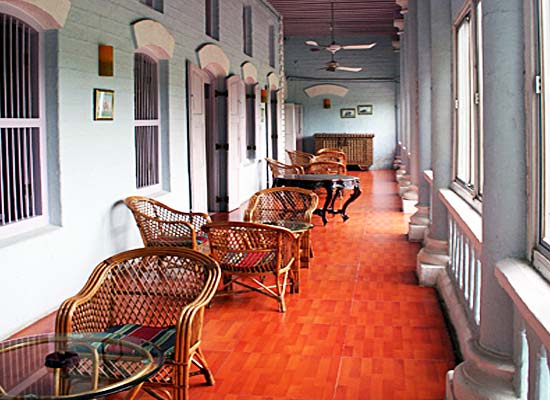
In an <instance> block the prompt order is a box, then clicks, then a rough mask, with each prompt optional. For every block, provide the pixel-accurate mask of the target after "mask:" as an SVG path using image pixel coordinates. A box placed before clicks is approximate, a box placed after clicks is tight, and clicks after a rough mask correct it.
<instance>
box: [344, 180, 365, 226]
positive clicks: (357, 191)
mask: <svg viewBox="0 0 550 400" xmlns="http://www.w3.org/2000/svg"><path fill="white" fill-rule="evenodd" d="M361 193H363V192H362V191H361V188H360V187H359V185H355V186H354V187H353V193H352V194H351V196H350V197H349V199H347V200H346V202H345V203H344V207H342V209H341V210H340V211H339V212H340V213H341V214H342V218H343V219H344V221H347V220H348V219H349V215H347V214H346V209H347V208H348V206H349V205H350V204H351V203H352V202H354V201H355V200H356V199H357V198H358V197H359V196H361Z"/></svg>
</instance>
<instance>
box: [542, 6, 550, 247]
mask: <svg viewBox="0 0 550 400" xmlns="http://www.w3.org/2000/svg"><path fill="white" fill-rule="evenodd" d="M540 3H541V64H542V68H541V78H542V88H541V89H542V98H541V130H542V145H543V149H544V151H543V152H542V158H543V159H542V160H541V162H542V179H543V187H542V189H543V193H542V205H543V208H544V210H543V212H544V214H543V215H544V224H543V232H542V235H543V238H544V241H546V242H548V243H549V244H550V238H549V237H548V235H549V233H550V215H549V214H550V196H548V193H550V179H548V177H550V171H549V168H550V163H549V162H548V158H547V157H548V155H549V154H550V140H549V134H550V86H549V85H548V79H550V59H549V57H548V55H549V54H550V53H549V52H550V4H549V3H548V2H547V1H541V2H540Z"/></svg>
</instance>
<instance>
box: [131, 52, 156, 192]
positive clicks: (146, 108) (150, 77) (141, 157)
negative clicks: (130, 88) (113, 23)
mask: <svg viewBox="0 0 550 400" xmlns="http://www.w3.org/2000/svg"><path fill="white" fill-rule="evenodd" d="M158 77H159V72H158V64H157V62H156V61H155V60H154V59H153V58H151V57H149V56H148V55H146V54H142V53H136V54H135V56H134V90H135V92H134V116H135V124H134V125H135V147H136V187H137V188H138V189H140V188H145V187H147V188H149V189H159V188H160V160H159V157H160V156H159V154H160V153H159V151H160V143H159V131H160V119H159V85H158V80H159V79H158Z"/></svg>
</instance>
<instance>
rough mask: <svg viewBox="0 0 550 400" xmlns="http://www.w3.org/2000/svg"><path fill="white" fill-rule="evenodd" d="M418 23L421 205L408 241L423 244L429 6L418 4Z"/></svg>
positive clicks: (428, 164)
mask: <svg viewBox="0 0 550 400" xmlns="http://www.w3.org/2000/svg"><path fill="white" fill-rule="evenodd" d="M416 17H417V18H416V20H417V27H418V29H417V31H418V34H417V49H418V51H417V71H418V130H417V135H418V140H417V142H418V147H417V155H418V157H417V159H418V164H417V168H418V171H417V179H418V181H417V182H416V183H415V184H416V185H417V187H418V203H417V204H416V209H417V211H416V213H415V214H414V215H412V216H411V219H410V221H409V234H408V239H409V241H412V242H420V241H423V240H424V234H425V232H426V230H427V229H428V225H429V223H430V215H429V214H430V186H429V184H428V182H427V181H426V180H425V179H424V171H425V170H427V169H429V168H430V167H431V154H430V151H431V149H430V147H431V137H430V135H431V78H430V77H431V69H432V68H431V62H430V60H431V44H430V42H431V40H430V39H431V38H430V3H429V1H425V0H424V1H419V2H418V4H417V9H416Z"/></svg>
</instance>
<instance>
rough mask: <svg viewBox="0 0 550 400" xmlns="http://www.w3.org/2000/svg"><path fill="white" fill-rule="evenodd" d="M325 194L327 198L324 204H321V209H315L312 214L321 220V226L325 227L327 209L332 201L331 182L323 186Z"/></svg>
mask: <svg viewBox="0 0 550 400" xmlns="http://www.w3.org/2000/svg"><path fill="white" fill-rule="evenodd" d="M323 187H324V188H325V190H326V192H327V198H326V199H325V204H323V208H318V209H316V210H315V211H314V212H313V213H314V214H316V215H319V216H320V217H321V219H322V220H323V225H326V224H327V222H328V220H327V209H328V208H329V206H330V204H331V201H332V196H333V193H332V182H330V183H328V184H327V185H323Z"/></svg>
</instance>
